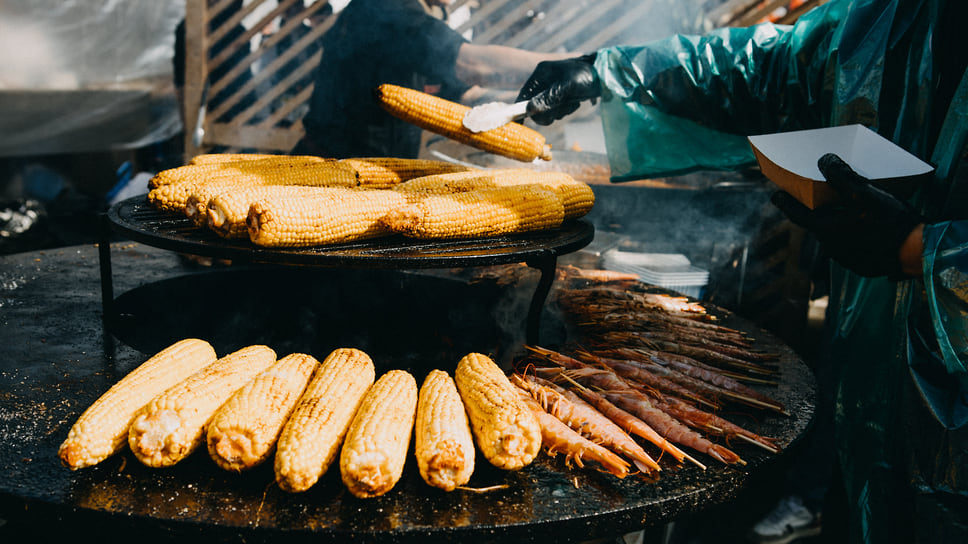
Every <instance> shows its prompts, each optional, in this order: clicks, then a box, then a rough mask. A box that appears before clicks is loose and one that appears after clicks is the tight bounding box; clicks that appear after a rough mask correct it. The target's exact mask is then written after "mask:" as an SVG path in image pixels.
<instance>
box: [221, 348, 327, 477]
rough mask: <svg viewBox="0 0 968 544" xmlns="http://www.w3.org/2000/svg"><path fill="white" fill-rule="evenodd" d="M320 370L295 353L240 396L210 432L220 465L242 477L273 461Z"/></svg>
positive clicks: (225, 407)
mask: <svg viewBox="0 0 968 544" xmlns="http://www.w3.org/2000/svg"><path fill="white" fill-rule="evenodd" d="M318 364H319V361H317V360H316V358H314V357H313V356H311V355H307V354H305V353H292V354H289V355H287V356H285V357H283V358H282V359H279V360H278V361H276V363H275V364H273V365H272V366H271V367H269V368H268V369H267V370H266V371H265V372H263V373H262V374H259V375H258V376H256V377H255V378H253V379H252V381H250V382H249V383H247V384H246V385H244V386H242V388H241V389H239V390H238V391H236V392H235V393H234V394H233V395H232V397H231V398H229V400H228V401H226V402H225V404H223V405H222V407H221V408H219V409H218V411H217V412H216V413H215V415H214V416H213V417H212V419H211V421H209V423H208V425H207V426H206V431H205V436H206V442H207V445H208V454H209V456H210V457H211V458H212V460H213V461H215V464H216V465H218V466H220V467H222V468H223V469H225V470H230V471H234V472H241V471H243V470H248V469H250V468H253V467H255V466H257V465H260V464H262V463H263V462H264V461H265V460H266V459H268V458H269V456H270V455H271V454H272V452H273V448H275V445H276V440H277V439H278V438H279V433H280V432H282V426H283V425H285V423H286V420H287V419H289V415H290V414H291V413H292V410H293V408H295V406H296V402H297V401H298V400H299V397H300V396H301V395H302V393H303V391H304V390H305V389H306V384H307V383H309V379H310V377H312V375H313V371H314V370H315V369H316V367H317V365H318Z"/></svg>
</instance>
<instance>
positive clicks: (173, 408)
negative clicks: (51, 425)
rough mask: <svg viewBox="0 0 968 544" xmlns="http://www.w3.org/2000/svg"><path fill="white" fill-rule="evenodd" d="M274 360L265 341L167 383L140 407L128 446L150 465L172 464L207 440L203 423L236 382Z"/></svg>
mask: <svg viewBox="0 0 968 544" xmlns="http://www.w3.org/2000/svg"><path fill="white" fill-rule="evenodd" d="M274 362H276V354H275V352H274V351H272V349H270V348H269V347H267V346H261V345H255V346H248V347H245V348H242V349H240V350H238V351H235V352H232V353H230V354H228V355H225V356H224V357H222V358H220V359H218V360H217V361H215V362H214V363H212V364H210V365H208V366H206V367H204V368H202V369H201V370H199V371H198V372H196V373H194V374H192V375H191V376H189V377H188V378H185V379H184V380H182V381H181V382H179V383H177V384H175V385H174V386H172V387H170V388H168V389H166V390H165V391H164V392H163V393H161V394H160V395H158V396H157V397H155V398H154V399H152V400H151V402H149V403H148V404H147V405H145V406H144V407H143V408H141V409H140V410H138V413H137V414H135V416H134V419H133V420H132V421H131V427H130V428H129V430H128V447H130V448H131V451H132V452H133V453H134V455H135V457H137V458H138V460H139V461H141V462H142V463H144V464H145V465H147V466H149V467H167V466H171V465H174V464H175V463H177V462H179V461H181V460H182V459H184V458H185V457H187V456H188V455H190V454H191V453H192V452H193V451H195V449H197V448H198V446H200V445H202V443H203V442H204V440H205V424H206V422H208V420H209V419H210V418H211V417H212V415H214V414H215V411H216V410H218V408H219V407H220V406H221V405H222V404H223V403H224V402H225V401H226V400H227V399H228V398H229V397H230V396H232V394H233V393H235V392H236V391H237V390H238V389H239V388H240V387H242V386H243V385H245V384H246V382H248V381H249V380H251V379H252V378H254V377H255V376H256V375H258V374H259V373H260V372H262V371H263V370H265V369H266V368H268V367H269V365H271V364H272V363H274Z"/></svg>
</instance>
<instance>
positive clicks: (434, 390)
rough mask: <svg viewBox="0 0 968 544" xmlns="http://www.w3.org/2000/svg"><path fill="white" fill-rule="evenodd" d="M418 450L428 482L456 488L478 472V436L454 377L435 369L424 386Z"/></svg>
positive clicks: (417, 429)
mask: <svg viewBox="0 0 968 544" xmlns="http://www.w3.org/2000/svg"><path fill="white" fill-rule="evenodd" d="M414 453H415V454H416V457H417V468H418V469H420V476H421V477H422V478H423V479H424V481H425V482H427V483H428V484H430V485H432V486H434V487H439V488H440V489H443V490H444V491H453V490H454V489H455V488H457V486H460V485H464V484H466V483H467V482H468V481H469V480H470V479H471V474H473V472H474V454H475V451H474V438H473V436H472V435H471V428H470V424H469V423H468V422H467V412H466V411H465V410H464V402H463V401H462V400H460V393H458V392H457V386H456V385H454V380H453V378H451V377H450V375H449V374H447V372H445V371H443V370H432V371H430V373H429V374H427V377H426V378H425V379H424V382H423V385H421V386H420V395H419V397H418V399H417V421H416V426H415V428H414Z"/></svg>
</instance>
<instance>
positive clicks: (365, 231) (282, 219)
mask: <svg viewBox="0 0 968 544" xmlns="http://www.w3.org/2000/svg"><path fill="white" fill-rule="evenodd" d="M405 200H406V196H405V195H403V194H402V193H397V192H395V191H385V190H365V189H337V188H331V189H329V190H328V191H327V190H322V189H317V190H316V191H313V192H307V193H305V194H303V193H300V194H299V195H298V196H292V195H284V196H278V195H273V196H270V197H266V198H262V199H259V200H256V201H255V202H253V203H252V205H251V206H250V207H249V212H248V215H247V217H246V224H247V225H248V229H249V240H251V241H252V243H254V244H256V245H258V246H263V247H310V246H317V245H324V244H337V243H343V242H353V241H358V240H366V239H370V238H376V237H378V236H385V235H387V234H389V232H388V231H387V230H386V228H385V227H384V226H383V225H382V224H381V223H380V218H382V217H383V216H384V215H386V214H387V212H389V211H390V210H392V209H394V208H395V207H396V206H398V205H399V204H400V203H402V202H403V201H405Z"/></svg>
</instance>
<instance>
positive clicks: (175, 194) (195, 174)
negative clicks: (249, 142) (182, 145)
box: [148, 161, 359, 217]
mask: <svg viewBox="0 0 968 544" xmlns="http://www.w3.org/2000/svg"><path fill="white" fill-rule="evenodd" d="M258 162H259V161H243V162H239V163H235V164H234V165H233V166H232V167H230V168H229V167H224V168H221V169H218V170H208V169H207V167H206V165H199V166H196V167H186V166H182V167H179V168H197V169H198V170H197V171H189V172H187V173H186V175H184V176H183V177H182V178H181V179H179V180H178V181H175V182H172V183H168V184H165V185H160V186H158V187H156V188H154V189H152V190H150V191H148V201H149V202H150V203H152V204H153V205H154V206H155V207H157V208H160V209H163V210H169V211H175V212H182V213H186V214H188V215H189V216H190V217H191V216H193V215H194V214H195V213H196V212H198V211H201V212H202V213H204V211H205V209H204V208H205V206H207V205H208V198H210V197H211V196H214V195H216V194H218V193H219V192H222V191H225V190H227V189H229V188H233V187H246V186H256V185H306V186H311V187H355V186H357V185H359V181H358V180H357V179H356V171H355V170H352V169H350V168H348V167H346V166H341V165H338V164H337V163H336V162H335V161H330V162H322V163H318V164H307V165H301V166H292V165H265V166H263V165H260V164H257V163H258ZM193 195H195V196H194V198H193ZM190 198H191V199H192V201H193V203H194V206H193V207H192V208H189V206H188V201H189V199H190ZM199 206H201V208H200V209H199Z"/></svg>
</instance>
